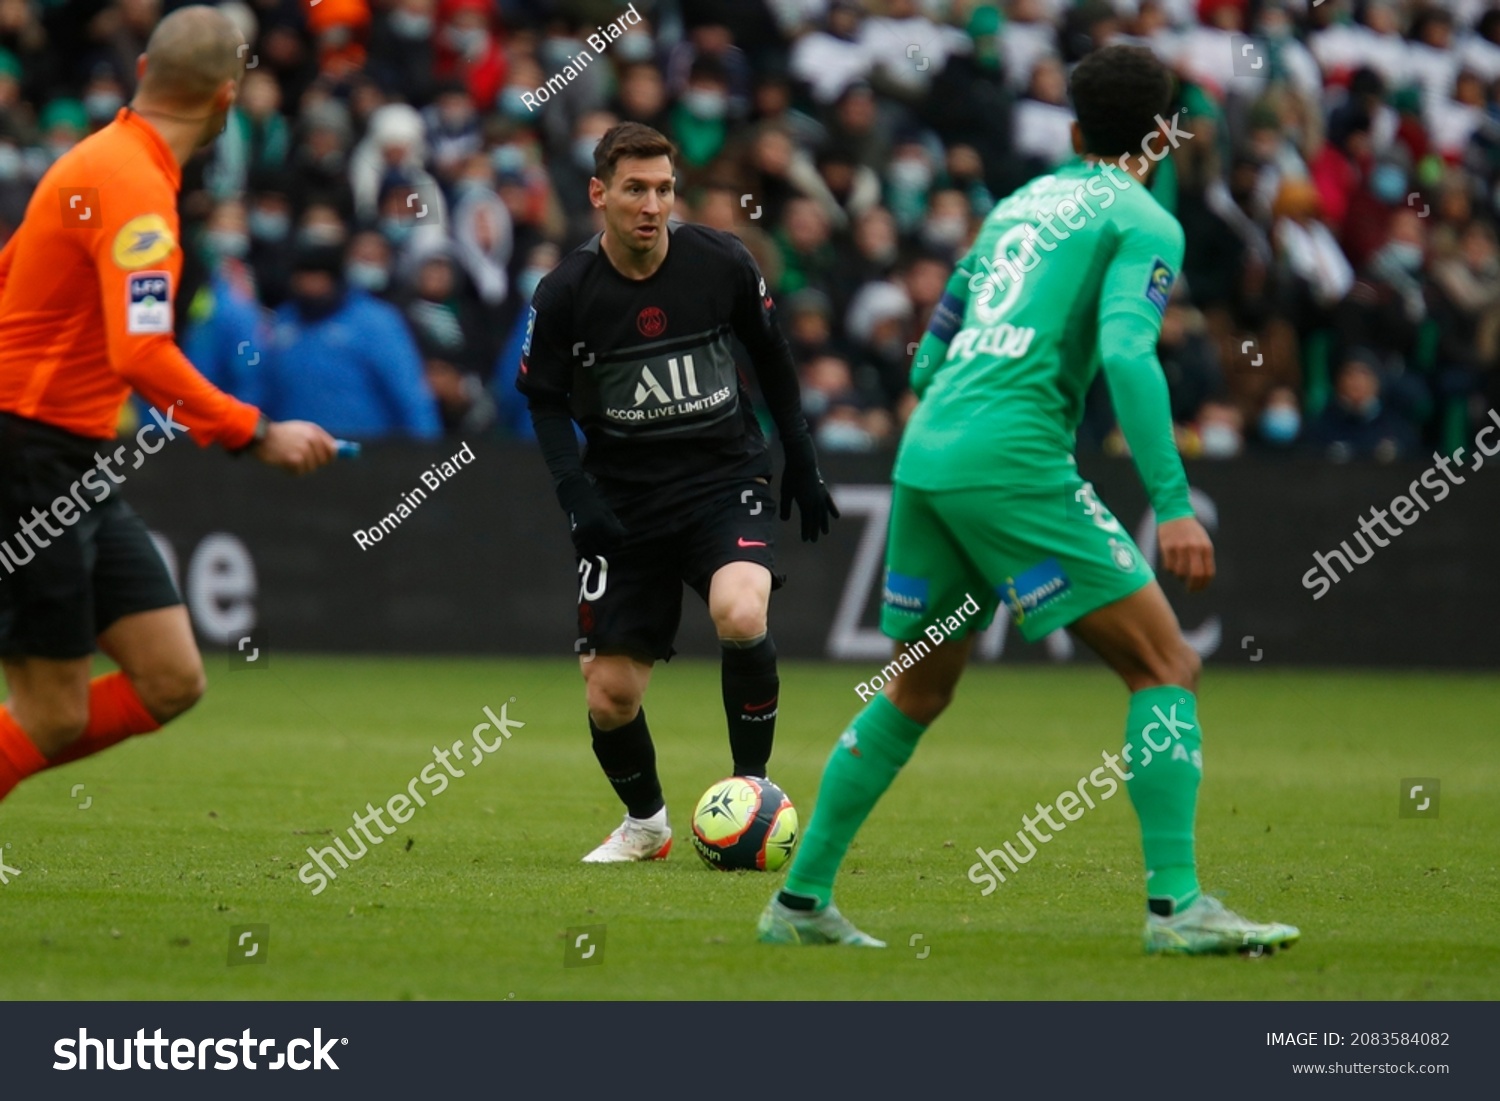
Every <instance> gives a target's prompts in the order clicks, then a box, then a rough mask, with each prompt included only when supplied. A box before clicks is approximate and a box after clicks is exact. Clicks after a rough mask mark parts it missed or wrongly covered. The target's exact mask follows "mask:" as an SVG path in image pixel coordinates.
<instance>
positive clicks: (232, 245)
mask: <svg viewBox="0 0 1500 1101" xmlns="http://www.w3.org/2000/svg"><path fill="white" fill-rule="evenodd" d="M203 241H204V244H206V245H208V248H209V251H210V252H212V253H213V254H214V255H215V256H220V257H223V256H233V257H235V258H236V259H238V258H239V257H242V256H244V255H245V254H246V253H247V252H249V251H250V237H249V236H248V235H247V234H244V233H241V232H239V231H238V230H234V229H211V230H209V231H208V232H207V233H205V234H204V235H203Z"/></svg>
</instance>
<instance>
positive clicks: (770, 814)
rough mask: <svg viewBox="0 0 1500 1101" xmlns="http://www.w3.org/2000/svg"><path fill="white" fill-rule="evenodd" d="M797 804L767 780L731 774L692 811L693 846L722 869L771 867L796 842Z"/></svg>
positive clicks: (787, 857) (774, 867)
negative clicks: (794, 804) (793, 804)
mask: <svg viewBox="0 0 1500 1101" xmlns="http://www.w3.org/2000/svg"><path fill="white" fill-rule="evenodd" d="M797 829H798V824H797V808H796V807H794V806H792V801H791V800H790V799H788V798H787V797H786V792H784V791H782V790H781V789H780V788H779V787H777V786H776V785H775V784H773V783H771V781H769V780H762V779H753V780H752V779H750V778H749V777H746V776H731V777H730V778H729V779H727V780H720V781H719V782H718V783H717V784H715V785H714V786H713V787H711V788H709V789H708V790H707V791H705V792H704V793H703V798H702V799H699V800H698V809H697V810H695V811H693V848H695V849H697V850H698V855H699V856H701V857H702V858H703V863H705V864H707V865H708V866H709V867H710V868H716V869H718V870H719V871H721V872H734V871H747V872H754V871H760V872H774V871H776V870H778V869H779V868H782V867H784V866H785V865H786V862H787V861H788V860H790V859H791V858H792V850H793V849H794V848H796V846H797Z"/></svg>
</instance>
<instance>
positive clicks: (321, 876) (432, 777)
mask: <svg viewBox="0 0 1500 1101" xmlns="http://www.w3.org/2000/svg"><path fill="white" fill-rule="evenodd" d="M510 702H511V703H515V702H516V701H515V700H514V699H512V700H511V701H510ZM508 706H509V704H501V705H500V714H499V715H496V714H495V713H494V712H493V711H491V710H490V709H489V708H488V707H485V708H483V710H484V714H485V717H486V718H487V719H488V720H489V721H488V722H482V723H480V724H479V725H478V726H476V727H475V728H474V729H473V731H472V732H471V735H470V736H471V737H472V738H473V739H474V744H473V746H472V748H468V749H466V747H465V745H464V741H463V739H462V738H460V739H459V740H458V741H456V742H454V743H453V745H452V746H451V747H450V748H448V749H439V748H438V747H437V746H433V747H432V764H430V765H428V766H427V767H425V768H424V769H422V771H421V772H420V773H418V774H417V775H416V776H413V777H412V778H411V780H410V782H408V783H407V785H406V788H405V790H404V791H401V792H397V793H396V794H395V795H392V796H391V797H390V798H389V799H387V800H386V801H385V802H384V803H383V804H381V805H380V806H378V807H377V806H375V805H374V804H373V803H366V804H365V813H364V814H360V813H359V812H358V811H355V812H354V816H353V817H354V825H352V826H350V827H349V829H348V830H347V831H346V832H347V833H348V834H349V840H350V841H352V842H353V843H354V844H355V845H357V846H359V851H358V852H354V851H352V850H351V849H350V848H349V847H348V846H346V845H345V844H344V839H343V837H341V836H338V835H335V836H334V839H333V841H334V844H333V845H329V846H328V847H327V848H325V849H314V848H313V847H312V846H311V845H309V846H308V847H307V855H308V856H310V857H312V859H311V860H309V861H308V862H307V863H306V864H304V865H302V867H301V869H300V870H299V871H298V872H297V878H298V879H300V880H301V881H302V882H303V883H306V884H307V885H308V886H309V887H311V888H312V893H313V894H315V895H317V894H322V893H323V891H324V889H325V888H326V887H327V886H328V883H329V881H330V880H333V879H337V878H338V877H339V876H338V872H336V871H334V870H333V867H332V866H331V865H330V864H329V863H328V861H327V860H325V859H324V858H325V857H331V858H332V859H333V860H336V861H338V865H339V871H345V870H347V869H348V867H349V865H350V864H351V863H353V862H354V861H356V860H359V859H360V858H362V857H363V856H364V855H365V853H367V852H369V851H370V848H373V847H374V846H376V845H379V844H380V843H381V842H383V841H384V840H385V839H386V837H388V836H390V835H391V834H393V833H395V832H396V827H395V826H388V825H386V823H385V819H384V818H383V817H382V816H383V815H385V814H387V813H388V814H390V816H391V819H392V820H393V821H394V822H395V823H396V824H397V825H405V824H406V823H407V822H410V821H411V820H412V817H413V816H414V815H415V814H416V813H417V812H416V811H415V810H414V809H413V808H412V804H413V803H415V804H416V805H417V806H419V807H425V806H426V805H427V799H424V798H423V797H422V793H421V792H420V791H418V790H417V784H418V783H421V784H424V785H426V786H427V788H428V789H429V790H428V792H427V797H428V798H431V799H435V798H437V797H438V796H439V795H441V794H443V792H445V791H447V790H448V784H449V783H450V781H449V777H450V776H451V777H453V779H455V780H457V779H462V778H463V777H464V776H465V775H466V773H465V772H464V770H463V769H461V768H454V767H453V764H452V758H455V757H456V758H458V760H459V763H461V764H462V763H463V762H464V760H465V756H466V752H471V753H473V756H472V757H469V758H468V764H469V765H470V766H471V767H472V766H475V765H478V764H481V763H483V761H484V759H485V755H486V754H490V753H494V752H495V751H496V750H497V749H499V748H500V747H501V746H503V745H504V744H505V739H506V738H509V737H510V735H511V730H512V728H514V729H517V730H519V729H520V728H521V727H523V726H525V725H526V724H525V723H523V722H521V721H519V720H517V719H512V718H511V717H510V716H509V715H507V714H506V708H507V707H508ZM490 729H493V730H495V731H496V735H495V740H494V743H493V744H491V743H490V742H486V741H485V740H484V738H483V737H481V735H480V732H481V731H483V730H490ZM439 765H441V766H442V768H441V770H440V769H439V767H438V766H439ZM372 822H373V823H374V824H375V825H377V826H379V827H380V833H378V834H377V833H372V832H371V831H370V824H371V823H372ZM366 840H368V841H369V843H370V845H369V847H366V845H365V841H366ZM335 846H337V847H335ZM317 869H321V871H319V870H317Z"/></svg>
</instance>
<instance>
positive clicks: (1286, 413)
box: [1260, 405, 1302, 444]
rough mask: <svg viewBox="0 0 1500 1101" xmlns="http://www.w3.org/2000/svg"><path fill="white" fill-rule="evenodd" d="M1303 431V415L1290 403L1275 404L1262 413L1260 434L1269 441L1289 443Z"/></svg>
mask: <svg viewBox="0 0 1500 1101" xmlns="http://www.w3.org/2000/svg"><path fill="white" fill-rule="evenodd" d="M1301 431H1302V416H1301V414H1299V413H1298V412H1297V410H1295V409H1293V408H1292V407H1291V406H1289V405H1274V406H1272V407H1271V408H1269V409H1267V410H1266V411H1265V412H1264V413H1262V414H1261V415H1260V434H1261V436H1263V437H1264V438H1265V439H1266V440H1267V441H1268V442H1270V443H1276V444H1288V443H1291V442H1292V441H1293V440H1295V439H1296V438H1297V433H1299V432H1301Z"/></svg>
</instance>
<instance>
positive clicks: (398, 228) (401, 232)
mask: <svg viewBox="0 0 1500 1101" xmlns="http://www.w3.org/2000/svg"><path fill="white" fill-rule="evenodd" d="M379 229H380V234H381V236H382V237H384V238H385V239H386V240H387V241H389V242H390V243H391V244H393V245H397V246H400V245H404V244H406V241H407V239H408V238H409V237H411V231H412V225H411V223H410V222H407V221H404V220H403V219H401V218H392V217H389V216H387V217H384V218H382V219H380V223H379Z"/></svg>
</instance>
